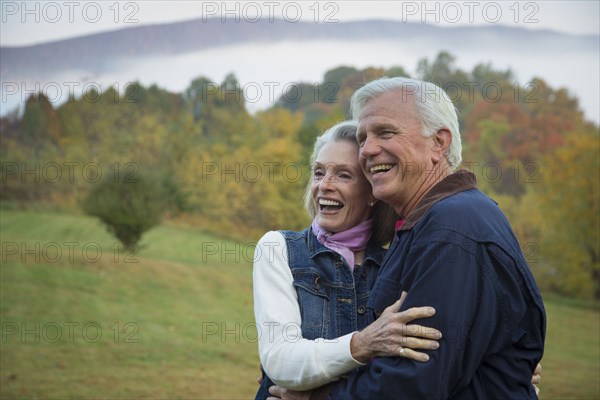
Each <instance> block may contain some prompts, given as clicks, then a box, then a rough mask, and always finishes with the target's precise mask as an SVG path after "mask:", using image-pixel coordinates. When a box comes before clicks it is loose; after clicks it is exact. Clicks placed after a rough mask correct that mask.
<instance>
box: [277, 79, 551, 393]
mask: <svg viewBox="0 0 600 400" xmlns="http://www.w3.org/2000/svg"><path fill="white" fill-rule="evenodd" d="M351 105H352V114H353V116H354V118H358V121H359V129H358V132H357V139H358V142H359V144H360V155H359V156H360V164H361V167H362V169H363V172H364V173H365V175H366V176H367V178H368V180H369V181H370V182H371V184H372V186H373V194H374V196H375V197H376V198H378V199H380V200H383V201H385V202H387V203H389V204H391V205H392V206H393V207H394V208H395V210H396V211H397V212H398V214H399V215H400V216H401V218H402V220H401V221H399V222H398V224H397V232H396V237H395V239H394V242H393V243H392V245H391V247H390V249H389V251H388V253H387V256H386V259H385V261H384V265H383V266H382V267H381V270H380V273H379V275H378V278H377V282H376V283H375V287H374V288H373V290H372V292H371V297H370V298H369V303H368V305H369V307H370V309H371V310H372V313H373V317H374V318H375V317H377V315H378V314H379V313H381V311H382V310H383V309H384V308H385V307H386V306H388V305H390V304H392V303H394V302H395V301H396V300H397V299H398V298H399V297H400V294H401V293H402V292H408V296H407V297H406V300H405V302H404V303H403V306H402V309H408V308H410V307H412V306H418V305H423V304H427V305H430V306H433V307H434V308H435V309H436V310H437V312H436V314H435V316H434V317H432V318H430V319H428V320H427V323H428V324H429V326H432V327H435V328H437V329H438V330H440V331H442V332H443V334H444V336H443V338H442V340H441V341H440V348H439V349H438V350H436V351H431V352H430V354H429V355H430V357H431V358H430V361H429V362H427V363H418V362H415V361H412V360H409V359H406V358H403V357H387V358H376V359H374V360H373V361H372V362H371V363H370V364H369V365H367V366H365V367H363V368H361V369H360V370H358V371H357V372H354V373H352V374H351V375H350V376H348V377H345V378H344V379H341V380H340V381H338V382H337V383H335V384H334V385H330V386H328V387H325V388H324V389H321V390H319V391H317V392H314V393H313V394H312V395H313V396H311V398H315V397H319V398H325V397H327V395H328V397H329V398H331V399H448V398H453V399H532V398H537V395H536V393H535V390H534V388H533V386H532V385H531V382H530V379H531V374H532V372H533V371H534V368H535V366H536V364H537V363H538V362H539V361H540V359H541V358H542V353H543V349H544V338H545V331H546V316H545V311H544V305H543V302H542V298H541V296H540V293H539V290H538V288H537V286H536V284H535V281H534V279H533V276H532V275H531V272H530V271H529V268H528V267H527V263H526V262H525V259H524V257H523V254H522V252H521V250H520V248H519V244H518V242H517V239H516V238H515V236H514V234H513V232H512V230H511V227H510V225H509V223H508V221H507V220H506V218H505V216H504V214H503V213H502V211H500V209H499V208H498V207H497V205H496V204H495V203H494V202H493V201H492V200H490V199H489V198H488V197H486V196H485V195H484V194H483V193H481V192H480V191H479V190H477V184H476V180H475V176H474V175H473V174H471V173H468V172H465V171H458V172H453V171H455V170H456V169H457V168H458V165H459V164H460V162H461V144H460V134H459V130H458V120H457V117H456V112H455V109H454V106H453V104H452V102H451V100H450V99H449V98H448V96H447V95H446V94H445V93H444V92H443V91H442V90H441V89H440V88H439V87H437V86H435V85H433V84H431V83H428V82H422V81H416V80H410V79H405V78H391V79H387V78H385V79H381V80H377V81H373V82H370V83H368V84H367V85H366V86H364V87H362V88H361V89H359V90H358V91H357V92H356V93H355V94H354V96H353V97H352V102H351ZM352 345H354V346H360V343H353V344H352ZM407 351H409V350H407ZM401 354H402V352H401ZM276 394H286V393H285V391H284V392H283V393H276ZM304 395H306V393H304ZM284 398H302V396H301V393H298V392H296V393H293V392H292V393H291V395H289V393H288V395H286V396H284Z"/></svg>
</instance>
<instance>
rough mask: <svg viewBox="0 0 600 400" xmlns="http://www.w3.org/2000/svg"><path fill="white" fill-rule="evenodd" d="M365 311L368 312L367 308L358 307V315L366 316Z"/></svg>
mask: <svg viewBox="0 0 600 400" xmlns="http://www.w3.org/2000/svg"><path fill="white" fill-rule="evenodd" d="M365 311H366V308H365V306H358V313H359V314H361V315H362V314H364V313H365Z"/></svg>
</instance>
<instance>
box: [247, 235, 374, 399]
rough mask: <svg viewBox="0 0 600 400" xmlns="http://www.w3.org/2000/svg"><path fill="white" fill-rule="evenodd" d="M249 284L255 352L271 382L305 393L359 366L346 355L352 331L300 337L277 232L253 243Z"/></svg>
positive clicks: (295, 297)
mask: <svg viewBox="0 0 600 400" xmlns="http://www.w3.org/2000/svg"><path fill="white" fill-rule="evenodd" d="M253 281H254V316H255V319H256V324H257V329H258V353H259V356H260V361H261V363H262V366H263V368H264V370H265V372H266V373H267V375H268V376H269V378H271V380H272V381H273V382H275V383H276V384H278V385H279V386H282V387H285V388H287V389H292V390H309V389H314V388H316V387H319V386H322V385H324V384H326V383H328V382H332V381H335V380H337V379H338V378H339V377H340V376H341V375H343V374H345V373H347V372H349V371H351V370H353V369H355V368H358V367H360V366H361V365H363V364H361V363H360V362H358V361H356V360H355V359H354V358H353V357H352V354H351V352H350V339H351V338H352V335H353V334H354V333H355V332H352V333H349V334H347V335H344V336H341V337H339V338H337V339H332V340H325V339H316V340H309V339H304V338H303V337H302V331H301V329H300V324H301V322H302V319H301V316H300V306H299V305H298V295H297V293H296V289H295V288H294V286H293V281H294V278H293V276H292V272H291V270H290V267H289V265H288V262H287V248H286V245H285V238H284V237H283V235H282V234H281V233H280V232H274V231H271V232H267V233H266V234H265V235H264V236H263V237H262V238H261V239H260V240H259V242H258V243H257V246H256V249H255V254H254V272H253Z"/></svg>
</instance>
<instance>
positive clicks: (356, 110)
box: [350, 77, 462, 171]
mask: <svg viewBox="0 0 600 400" xmlns="http://www.w3.org/2000/svg"><path fill="white" fill-rule="evenodd" d="M397 90H398V91H402V93H403V94H404V95H405V96H406V97H405V98H406V99H408V98H409V97H408V96H411V97H412V98H413V99H414V104H415V111H416V112H417V117H418V118H419V119H420V121H421V125H422V127H423V131H422V132H421V133H422V135H423V136H425V137H429V136H432V135H434V134H435V133H436V132H437V131H438V130H440V129H441V128H447V129H449V130H450V132H451V133H452V143H451V144H450V146H449V147H448V149H447V150H446V153H445V154H444V156H445V157H446V160H448V163H449V164H450V167H451V168H452V170H453V171H455V170H456V169H457V168H458V166H459V165H460V163H461V161H462V154H461V153H462V144H461V139H460V131H459V128H458V116H457V114H456V109H455V108H454V104H453V103H452V100H450V97H448V95H447V94H446V92H444V90H443V89H442V88H440V87H439V86H437V85H435V84H433V83H431V82H425V81H420V80H416V79H410V78H403V77H395V78H387V77H386V78H381V79H378V80H375V81H371V82H369V83H367V84H366V85H365V86H363V87H361V88H360V89H358V90H357V91H356V92H354V94H353V95H352V98H351V99H350V110H351V112H352V118H353V119H355V120H358V117H359V116H360V113H361V111H362V109H363V107H364V106H365V104H366V103H367V102H368V101H369V100H371V99H374V98H375V97H379V96H381V95H383V94H385V93H389V92H393V91H397Z"/></svg>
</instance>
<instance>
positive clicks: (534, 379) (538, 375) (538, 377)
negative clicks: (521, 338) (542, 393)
mask: <svg viewBox="0 0 600 400" xmlns="http://www.w3.org/2000/svg"><path fill="white" fill-rule="evenodd" d="M541 382H542V364H538V365H536V366H535V371H533V375H532V376H531V383H533V384H534V385H539V384H540V383H541Z"/></svg>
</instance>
